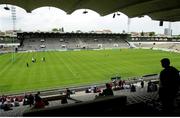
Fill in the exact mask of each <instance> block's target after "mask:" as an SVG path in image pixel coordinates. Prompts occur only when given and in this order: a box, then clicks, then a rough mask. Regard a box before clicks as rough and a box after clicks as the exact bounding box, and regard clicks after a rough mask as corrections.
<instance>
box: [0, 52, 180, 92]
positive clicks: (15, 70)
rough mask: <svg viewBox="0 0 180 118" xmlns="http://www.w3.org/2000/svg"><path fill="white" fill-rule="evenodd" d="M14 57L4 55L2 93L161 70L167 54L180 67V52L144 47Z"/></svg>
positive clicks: (0, 61) (0, 69) (1, 60)
mask: <svg viewBox="0 0 180 118" xmlns="http://www.w3.org/2000/svg"><path fill="white" fill-rule="evenodd" d="M11 57H12V54H2V55H0V93H1V94H3V93H16V92H26V91H33V90H45V89H52V88H61V87H67V86H79V85H85V84H92V83H94V84H97V83H103V82H106V81H110V78H111V77H113V76H116V75H120V76H121V77H122V78H123V79H126V78H128V77H133V76H142V75H146V74H154V73H159V72H160V71H161V69H162V67H161V65H160V59H162V58H163V57H168V58H170V60H171V62H172V65H173V66H175V67H176V68H178V69H180V61H179V60H180V54H178V53H172V52H163V51H153V50H141V49H116V50H100V51H65V52H55V51H54V52H31V53H30V52H28V53H16V54H15V61H14V62H12V59H11ZM32 57H34V58H35V59H36V62H35V63H32V62H31V60H32ZM42 57H45V58H46V62H42V61H41V58H42ZM27 62H28V63H29V67H27V65H26V63H27Z"/></svg>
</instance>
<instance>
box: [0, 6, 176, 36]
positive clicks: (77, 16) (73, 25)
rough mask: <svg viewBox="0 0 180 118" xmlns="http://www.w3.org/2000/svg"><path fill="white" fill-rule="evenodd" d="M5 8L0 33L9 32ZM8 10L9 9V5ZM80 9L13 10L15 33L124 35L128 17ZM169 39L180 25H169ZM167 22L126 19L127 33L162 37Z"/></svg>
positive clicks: (9, 20)
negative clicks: (56, 31)
mask: <svg viewBox="0 0 180 118" xmlns="http://www.w3.org/2000/svg"><path fill="white" fill-rule="evenodd" d="M4 6H5V5H0V31H5V30H12V29H13V25H12V18H11V11H7V10H5V9H4ZM9 7H10V5H9ZM10 8H11V7H10ZM83 11H84V9H79V10H76V11H74V12H73V13H72V14H66V12H64V11H63V10H61V9H58V8H55V7H41V8H38V9H35V10H33V11H32V12H31V13H27V12H26V11H25V10H24V9H22V8H20V7H17V6H16V29H17V30H18V29H21V30H22V31H37V30H40V31H51V30H52V29H53V28H61V27H63V28H64V31H65V32H72V31H76V30H81V31H83V32H89V31H92V30H93V31H96V30H104V29H109V30H111V31H112V32H113V33H122V31H123V30H125V31H126V32H127V31H128V25H127V24H128V23H127V22H128V17H127V16H126V15H125V14H123V13H121V12H120V14H121V15H120V16H116V17H115V18H113V14H109V15H106V16H100V15H99V14H98V13H97V12H95V11H92V10H89V9H88V10H87V11H88V13H87V14H83V13H82V12H83ZM171 24H172V25H171V28H172V31H173V32H172V33H173V35H179V34H180V22H172V23H171ZM168 25H169V22H164V24H163V26H159V21H154V20H152V19H151V18H150V17H149V16H144V17H142V18H137V17H136V18H131V19H130V27H129V31H130V32H142V31H143V32H151V31H154V32H156V34H163V33H164V28H168Z"/></svg>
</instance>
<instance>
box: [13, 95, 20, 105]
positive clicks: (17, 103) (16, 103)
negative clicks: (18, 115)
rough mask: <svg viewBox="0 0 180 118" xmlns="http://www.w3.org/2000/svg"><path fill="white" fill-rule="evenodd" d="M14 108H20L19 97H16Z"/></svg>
mask: <svg viewBox="0 0 180 118" xmlns="http://www.w3.org/2000/svg"><path fill="white" fill-rule="evenodd" d="M14 106H15V107H17V106H19V100H18V98H17V97H15V100H14Z"/></svg>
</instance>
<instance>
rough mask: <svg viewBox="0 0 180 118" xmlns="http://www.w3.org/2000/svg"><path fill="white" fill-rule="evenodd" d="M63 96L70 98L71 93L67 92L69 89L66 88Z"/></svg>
mask: <svg viewBox="0 0 180 118" xmlns="http://www.w3.org/2000/svg"><path fill="white" fill-rule="evenodd" d="M65 94H66V96H67V98H70V95H71V91H70V90H69V88H66V91H65Z"/></svg>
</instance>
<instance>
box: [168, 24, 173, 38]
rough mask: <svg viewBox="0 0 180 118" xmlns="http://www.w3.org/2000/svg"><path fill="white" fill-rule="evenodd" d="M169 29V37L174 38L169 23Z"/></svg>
mask: <svg viewBox="0 0 180 118" xmlns="http://www.w3.org/2000/svg"><path fill="white" fill-rule="evenodd" d="M168 29H169V34H168V35H169V36H172V30H171V22H169V26H168Z"/></svg>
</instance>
